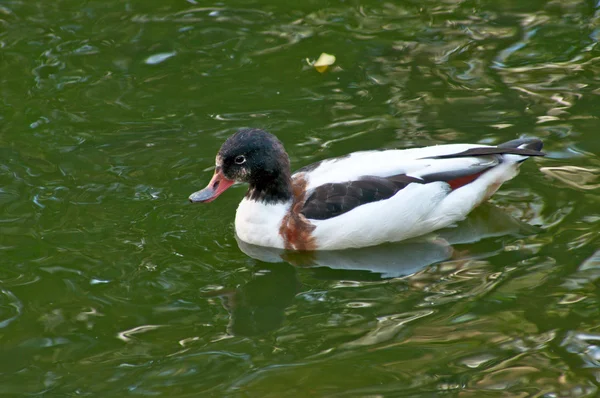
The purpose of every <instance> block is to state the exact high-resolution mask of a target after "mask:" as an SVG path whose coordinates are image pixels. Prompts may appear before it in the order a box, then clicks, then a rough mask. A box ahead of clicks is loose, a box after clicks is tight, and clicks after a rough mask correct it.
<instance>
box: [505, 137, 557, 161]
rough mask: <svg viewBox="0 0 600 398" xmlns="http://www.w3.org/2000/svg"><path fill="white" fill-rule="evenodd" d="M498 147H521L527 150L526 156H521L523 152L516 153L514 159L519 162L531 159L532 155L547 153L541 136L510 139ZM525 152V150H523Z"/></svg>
mask: <svg viewBox="0 0 600 398" xmlns="http://www.w3.org/2000/svg"><path fill="white" fill-rule="evenodd" d="M497 147H498V148H506V149H513V148H514V149H517V150H519V149H521V150H526V151H527V153H523V155H524V156H520V155H521V154H518V153H514V154H513V155H517V156H514V158H515V159H514V160H515V161H517V162H519V163H520V162H523V161H525V160H527V159H529V157H530V156H544V155H546V154H545V153H544V152H542V148H543V147H544V143H543V142H542V140H540V139H539V138H518V139H516V140H510V141H507V142H505V143H503V144H500V145H498V146H497ZM523 152H525V151H523Z"/></svg>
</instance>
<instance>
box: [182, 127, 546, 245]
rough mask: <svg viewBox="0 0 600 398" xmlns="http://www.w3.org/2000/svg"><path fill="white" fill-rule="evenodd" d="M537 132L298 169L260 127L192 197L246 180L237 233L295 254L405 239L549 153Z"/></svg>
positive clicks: (210, 195)
mask: <svg viewBox="0 0 600 398" xmlns="http://www.w3.org/2000/svg"><path fill="white" fill-rule="evenodd" d="M542 147H543V143H542V141H541V140H540V139H538V138H519V139H514V140H511V141H508V142H505V143H502V144H499V145H495V146H492V145H480V144H444V145H433V146H427V147H422V148H409V149H384V150H366V151H359V152H353V153H350V154H347V155H345V156H340V157H336V158H330V159H325V160H321V161H319V162H316V163H313V164H310V165H307V166H304V167H302V168H300V169H298V170H297V171H296V172H295V173H293V174H292V172H291V168H290V159H289V156H288V154H287V152H286V151H285V149H284V146H283V144H282V143H281V141H279V139H278V138H277V137H276V136H275V135H273V134H271V133H268V132H266V131H264V130H262V129H256V128H246V129H241V130H239V131H237V132H236V133H234V134H233V135H231V136H230V137H229V138H227V140H226V141H225V142H224V143H223V145H222V146H221V148H220V149H219V151H218V153H217V155H216V158H215V170H214V174H213V176H212V178H211V180H210V182H209V183H208V185H207V186H206V187H205V188H204V189H202V190H200V191H197V192H194V193H192V194H191V195H190V196H189V200H190V202H192V203H208V202H212V201H213V200H215V199H216V198H217V197H219V196H220V195H221V194H223V192H225V191H226V190H227V189H228V188H229V187H231V186H232V185H233V184H234V183H236V182H239V183H246V184H248V190H247V191H246V194H245V196H244V198H243V199H242V201H241V202H240V204H239V206H238V208H237V211H236V215H235V233H236V235H237V238H238V239H240V240H241V241H243V242H246V243H248V244H252V245H257V246H263V247H272V248H277V249H285V250H294V251H316V250H343V249H350V248H360V247H368V246H375V245H379V244H383V243H386V242H399V241H403V240H406V239H411V238H415V237H419V236H423V235H426V234H429V233H431V232H433V231H436V230H439V229H442V228H446V227H450V226H452V225H453V224H455V223H457V222H458V221H461V220H463V219H465V218H466V217H467V215H468V214H469V213H470V212H471V211H472V210H473V209H475V208H476V207H477V206H479V205H480V204H482V203H483V202H485V201H487V200H488V199H489V198H490V197H491V196H492V195H493V194H494V193H495V192H496V191H497V190H498V189H499V188H500V186H501V185H502V184H503V183H504V182H506V181H508V180H510V179H512V178H513V177H515V176H516V175H517V174H518V171H519V166H520V165H521V163H522V162H523V161H525V160H527V159H528V158H530V157H536V156H544V155H545V153H543V152H541V150H542Z"/></svg>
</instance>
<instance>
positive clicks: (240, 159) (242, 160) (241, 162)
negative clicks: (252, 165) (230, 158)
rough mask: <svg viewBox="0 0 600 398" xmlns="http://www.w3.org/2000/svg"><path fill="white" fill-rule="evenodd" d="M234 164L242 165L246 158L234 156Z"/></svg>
mask: <svg viewBox="0 0 600 398" xmlns="http://www.w3.org/2000/svg"><path fill="white" fill-rule="evenodd" d="M234 162H235V164H244V163H246V157H245V156H244V155H240V156H236V158H235V160H234Z"/></svg>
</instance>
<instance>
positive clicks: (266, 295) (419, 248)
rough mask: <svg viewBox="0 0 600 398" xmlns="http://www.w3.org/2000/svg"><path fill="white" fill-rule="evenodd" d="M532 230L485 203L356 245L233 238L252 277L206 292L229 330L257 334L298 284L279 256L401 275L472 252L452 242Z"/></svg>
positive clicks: (353, 275) (331, 269) (321, 270)
mask: <svg viewBox="0 0 600 398" xmlns="http://www.w3.org/2000/svg"><path fill="white" fill-rule="evenodd" d="M532 230H533V227H531V226H530V225H528V224H525V223H522V222H520V221H517V220H515V219H514V218H512V217H510V216H509V215H507V214H506V213H504V212H503V211H502V210H500V209H499V208H497V207H494V206H490V205H486V206H482V207H480V208H479V209H477V210H476V211H475V212H473V213H472V214H471V215H470V216H469V217H468V218H467V219H466V220H464V221H462V222H460V223H459V224H457V225H456V226H455V227H453V228H447V229H444V230H441V231H439V232H438V233H436V235H435V236H432V237H425V238H423V239H421V240H411V241H405V242H400V243H393V244H384V245H380V246H374V247H367V248H361V249H349V250H337V251H314V252H294V251H289V250H281V249H273V248H266V247H261V246H255V245H249V244H247V243H245V242H243V241H241V240H239V239H238V245H239V247H240V249H241V250H242V251H243V252H244V253H245V254H247V255H248V256H250V257H253V258H255V259H257V260H260V263H258V264H257V265H256V268H255V270H256V272H255V275H254V277H253V278H252V279H251V280H250V281H249V282H248V283H246V284H245V285H244V286H242V287H239V288H237V289H222V290H219V291H215V292H211V293H209V294H207V295H208V296H218V297H220V298H221V299H222V301H223V306H224V307H225V308H226V309H227V311H228V312H229V313H230V322H229V327H228V332H229V333H231V334H234V335H255V334H261V333H264V332H267V331H269V330H273V329H276V328H277V327H279V326H280V325H281V323H282V322H283V321H284V318H285V315H284V314H285V310H286V308H287V307H288V306H290V305H291V304H292V303H293V301H294V297H295V296H296V295H297V294H298V293H299V292H301V291H302V290H303V289H302V285H301V282H300V281H299V280H298V278H297V274H296V268H295V267H294V266H292V265H289V264H282V262H288V263H290V264H293V265H295V266H302V267H316V268H315V269H314V272H315V277H317V278H326V279H331V278H333V279H344V280H378V279H381V278H392V277H402V276H408V275H411V274H414V273H416V272H418V271H420V270H422V269H423V268H425V267H427V266H428V265H431V264H435V263H438V262H441V261H445V260H448V259H450V258H454V259H461V258H464V259H469V258H471V255H470V254H469V253H468V252H464V251H463V252H458V251H456V250H455V249H454V248H453V246H452V245H459V244H466V243H474V242H477V241H479V240H482V239H485V238H490V237H494V236H504V235H509V234H512V235H519V234H521V233H528V232H531V231H532ZM488 255H489V254H488ZM486 256H487V255H486V254H485V253H478V254H477V258H479V259H480V258H482V257H486ZM273 263H275V264H273Z"/></svg>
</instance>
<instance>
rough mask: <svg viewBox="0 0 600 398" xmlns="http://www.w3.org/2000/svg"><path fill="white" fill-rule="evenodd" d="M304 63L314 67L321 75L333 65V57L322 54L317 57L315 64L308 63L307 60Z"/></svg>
mask: <svg viewBox="0 0 600 398" xmlns="http://www.w3.org/2000/svg"><path fill="white" fill-rule="evenodd" d="M306 62H308V64H309V65H312V66H314V67H315V69H316V70H317V72H319V73H323V72H325V71H326V70H327V68H329V66H331V65H333V64H334V63H335V55H331V54H327V53H322V54H321V55H320V56H319V59H317V60H316V61H315V62H310V61H309V60H308V59H307V60H306Z"/></svg>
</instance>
